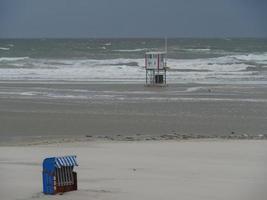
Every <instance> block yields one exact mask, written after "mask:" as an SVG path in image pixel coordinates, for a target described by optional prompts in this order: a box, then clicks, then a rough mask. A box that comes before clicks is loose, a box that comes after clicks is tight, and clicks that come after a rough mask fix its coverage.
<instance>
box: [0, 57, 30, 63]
mask: <svg viewBox="0 0 267 200" xmlns="http://www.w3.org/2000/svg"><path fill="white" fill-rule="evenodd" d="M25 59H29V57H0V62H1V61H18V60H25Z"/></svg>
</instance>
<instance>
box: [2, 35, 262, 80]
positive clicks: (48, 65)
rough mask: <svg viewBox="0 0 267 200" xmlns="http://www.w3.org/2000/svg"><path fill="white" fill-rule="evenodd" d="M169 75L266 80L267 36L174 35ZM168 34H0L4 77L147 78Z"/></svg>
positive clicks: (197, 78)
mask: <svg viewBox="0 0 267 200" xmlns="http://www.w3.org/2000/svg"><path fill="white" fill-rule="evenodd" d="M167 42H168V48H167V49H168V60H167V65H168V68H169V70H168V72H167V81H168V83H169V84H172V83H174V84H175V83H203V84H205V83H211V84H213V83H214V84H266V83H267V38H258V39H257V38H220V39H200V38H199V39H198V38H169V39H168V41H167ZM164 50H165V39H164V38H137V39H136V38H122V39H0V81H29V82H30V81H35V82H65V81H66V82H68V81H72V82H80V81H87V82H98V83H110V82H113V83H120V84H123V83H144V80H145V78H144V77H145V69H144V65H145V61H144V54H145V52H148V51H164Z"/></svg>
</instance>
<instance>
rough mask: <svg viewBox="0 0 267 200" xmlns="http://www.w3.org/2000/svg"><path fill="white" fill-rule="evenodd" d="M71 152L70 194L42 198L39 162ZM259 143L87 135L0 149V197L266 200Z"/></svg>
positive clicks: (264, 154) (265, 150) (265, 162)
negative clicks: (73, 185) (74, 178)
mask: <svg viewBox="0 0 267 200" xmlns="http://www.w3.org/2000/svg"><path fill="white" fill-rule="evenodd" d="M68 154H71V155H73V154H76V155H77V156H78V162H79V165H80V166H79V167H77V168H76V171H77V172H78V187H79V190H78V191H76V192H70V193H65V194H64V195H56V196H44V195H43V194H42V193H41V191H42V185H41V183H42V179H41V172H42V168H41V163H42V159H43V158H45V157H47V156H57V155H68ZM266 166H267V141H265V140H242V141H240V140H198V141H194V140H189V141H142V142H140V141H139V142H136V141H135V142H118V141H113V142H111V141H109V142H107V141H91V142H76V143H65V144H64V143H62V144H51V145H39V146H24V147H0V199H1V200H15V199H16V200H24V199H25V200H26V199H64V200H67V199H69V200H80V199H82V200H85V199H107V200H125V199H127V200H136V199H146V200H157V199H158V200H162V199H168V200H171V199H175V200H176V199H182V200H266V199H267V190H266V188H267V170H266Z"/></svg>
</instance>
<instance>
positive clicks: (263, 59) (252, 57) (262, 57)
mask: <svg viewBox="0 0 267 200" xmlns="http://www.w3.org/2000/svg"><path fill="white" fill-rule="evenodd" d="M232 57H233V58H235V59H237V60H240V61H248V62H251V61H252V62H256V63H258V64H267V52H265V53H261V54H247V55H235V56H232Z"/></svg>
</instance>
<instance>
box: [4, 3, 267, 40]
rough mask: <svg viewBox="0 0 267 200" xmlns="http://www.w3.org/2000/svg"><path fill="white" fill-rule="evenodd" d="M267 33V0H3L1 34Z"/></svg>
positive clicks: (14, 36) (266, 34) (262, 35)
mask: <svg viewBox="0 0 267 200" xmlns="http://www.w3.org/2000/svg"><path fill="white" fill-rule="evenodd" d="M95 37H100V38H101V37H115V38H116V37H267V0H0V38H95Z"/></svg>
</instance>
